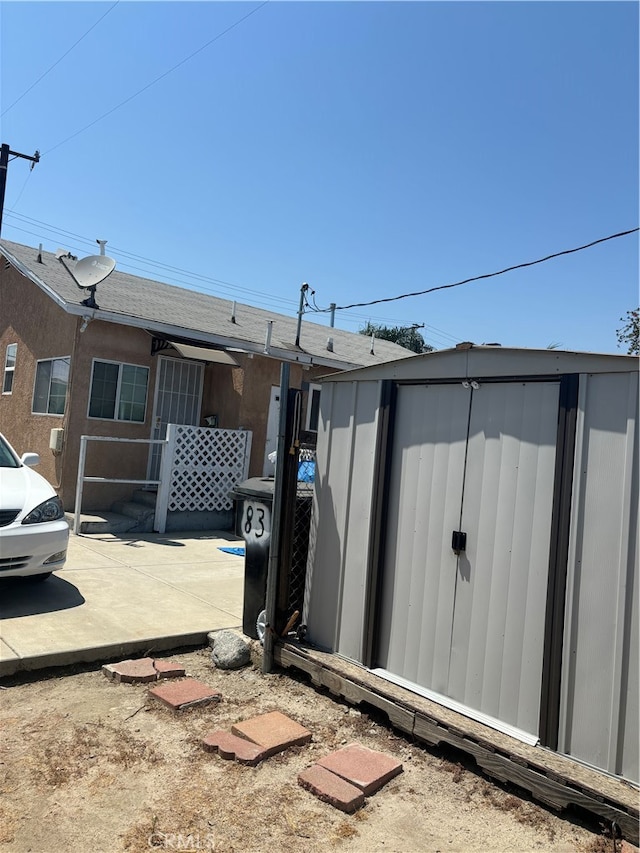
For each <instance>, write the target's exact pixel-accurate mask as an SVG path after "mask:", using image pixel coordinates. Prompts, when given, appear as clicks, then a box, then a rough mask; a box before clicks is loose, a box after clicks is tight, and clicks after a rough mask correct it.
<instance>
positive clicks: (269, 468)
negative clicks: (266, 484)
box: [262, 385, 280, 477]
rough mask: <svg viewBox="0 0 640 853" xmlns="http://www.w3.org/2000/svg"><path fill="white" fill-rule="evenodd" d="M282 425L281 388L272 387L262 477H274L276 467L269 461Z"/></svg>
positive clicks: (275, 447)
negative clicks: (279, 427)
mask: <svg viewBox="0 0 640 853" xmlns="http://www.w3.org/2000/svg"><path fill="white" fill-rule="evenodd" d="M279 424H280V386H279V385H272V386H271V399H270V400H269V415H268V417H267V437H266V440H265V444H264V461H263V464H262V476H263V477H273V475H274V473H275V470H276V468H275V465H274V464H273V462H270V461H269V454H270V453H273V451H274V450H276V449H277V447H278V426H279Z"/></svg>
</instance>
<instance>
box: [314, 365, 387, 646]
mask: <svg viewBox="0 0 640 853" xmlns="http://www.w3.org/2000/svg"><path fill="white" fill-rule="evenodd" d="M379 404H380V383H379V382H349V383H347V382H340V383H338V382H336V383H327V384H326V385H324V386H323V390H322V393H321V396H320V424H319V428H318V447H317V456H318V460H319V463H318V477H319V482H318V483H317V492H316V499H315V500H314V511H313V516H312V522H311V534H310V555H311V559H310V565H309V567H308V573H307V595H306V603H305V614H304V616H305V617H306V621H307V630H308V635H309V638H310V639H312V640H313V642H314V643H315V644H316V645H317V646H319V647H320V648H325V649H331V650H335V651H339V652H340V653H341V654H343V655H345V657H349V658H352V659H353V660H358V661H359V660H362V631H363V620H364V604H365V592H366V576H367V560H368V554H369V529H370V524H371V504H372V494H373V482H374V477H375V471H376V464H377V463H376V458H375V451H376V434H377V429H378V408H379ZM345 567H348V571H345Z"/></svg>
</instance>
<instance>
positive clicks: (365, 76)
mask: <svg viewBox="0 0 640 853" xmlns="http://www.w3.org/2000/svg"><path fill="white" fill-rule="evenodd" d="M254 10H255V11H254ZM107 12H108V14H105V13H107ZM252 12H253V13H252ZM249 13H252V14H250V15H249ZM247 15H249V17H246V18H245V20H243V21H241V19H242V18H243V17H244V16H247ZM102 16H104V17H102ZM100 18H102V20H100V21H99V19H100ZM98 21H99V23H97V25H96V22H98ZM238 22H239V23H238ZM234 24H237V25H235V26H233V25H234ZM94 25H96V26H94ZM91 27H93V29H92V30H91V31H90V32H89V33H88V34H87V35H85V34H86V33H87V31H88V30H89V29H90V28H91ZM229 27H232V29H230V30H228V28H229ZM225 30H228V31H227V32H226V33H225V32H224V31H225ZM83 36H84V37H83ZM217 36H219V38H216V37H217ZM214 39H215V40H214ZM78 40H80V41H79V42H78ZM212 40H214V41H212ZM76 42H78V44H75V43H76ZM207 42H212V43H211V44H209V46H208V47H206V48H204V49H203V50H201V51H200V52H199V53H197V54H196V55H195V56H193V57H192V58H191V59H189V60H188V61H186V62H184V63H183V64H182V65H180V67H178V68H177V69H176V70H174V71H172V72H171V73H169V74H167V75H166V76H165V77H163V79H161V80H160V81H159V82H157V83H155V84H154V85H153V86H150V87H149V88H148V89H146V91H144V92H142V94H140V95H139V96H137V97H135V98H133V99H131V100H129V101H128V102H127V103H125V104H124V105H123V106H118V105H119V104H121V103H122V102H123V101H125V100H127V99H129V98H131V96H132V95H134V94H135V93H136V92H138V91H139V90H141V89H143V87H145V86H147V85H148V84H149V83H151V82H152V81H153V80H155V79H156V78H158V77H160V75H163V74H165V72H167V71H169V69H171V68H173V67H174V66H176V65H177V64H178V63H180V62H182V60H184V59H185V58H186V57H188V56H190V55H191V54H193V53H194V52H195V51H197V50H198V49H199V48H201V47H202V46H203V45H205V44H206V43H207ZM74 45H75V46H74ZM71 48H72V49H71ZM0 50H1V57H2V59H1V65H0V76H1V83H0V113H3V115H2V117H1V118H0V134H1V137H2V139H1V141H2V142H3V143H8V144H9V145H10V146H11V148H12V149H13V150H16V151H20V152H22V153H26V154H33V152H34V151H35V149H36V148H37V149H39V150H40V151H41V152H42V159H41V161H40V163H39V164H38V165H37V166H36V167H35V169H34V170H33V171H31V172H30V171H29V165H28V163H27V162H25V161H22V160H14V161H12V162H11V163H10V165H9V177H8V184H7V193H6V199H5V215H4V221H3V226H2V236H3V237H4V238H6V239H8V240H15V241H17V242H21V243H26V244H30V245H37V244H38V243H39V242H43V243H44V246H45V249H48V250H53V251H55V249H56V248H58V247H59V246H62V247H65V248H70V249H72V250H73V251H74V253H76V254H80V255H85V254H93V253H95V251H97V247H96V245H95V242H94V241H95V239H96V238H104V239H107V240H108V241H109V243H108V246H107V252H108V253H109V254H111V255H112V256H113V257H114V258H115V259H116V260H117V262H118V268H119V269H122V270H125V271H129V272H132V273H135V274H139V275H146V276H148V277H150V278H157V279H159V280H164V281H169V282H171V283H176V284H181V285H183V286H187V287H192V288H196V289H202V290H206V291H208V292H211V293H215V294H216V295H220V296H224V297H227V298H230V299H237V300H238V301H242V302H248V303H250V304H255V305H259V306H260V307H270V308H272V309H273V310H276V311H279V312H281V313H287V314H292V315H293V314H294V313H295V311H296V310H297V305H298V299H299V291H300V285H301V283H302V282H303V281H306V282H309V284H310V285H311V287H312V288H313V289H314V290H315V300H316V303H317V305H318V306H319V307H320V308H326V307H328V305H329V304H330V303H331V302H335V303H337V304H338V305H339V306H340V305H349V304H351V303H354V302H367V301H371V300H376V299H382V298H385V297H389V296H396V295H400V294H403V293H407V292H413V291H418V290H424V289H427V288H429V287H434V286H437V285H441V284H447V283H450V282H455V281H458V280H461V279H464V278H467V277H470V276H474V275H480V274H483V273H488V272H492V271H494V270H498V269H502V268H504V267H507V266H510V265H513V264H517V263H520V262H523V261H530V260H534V259H536V258H538V257H542V256H545V255H547V254H551V253H553V252H558V251H562V250H563V249H569V248H573V247H575V246H579V245H582V244H584V243H588V242H590V241H592V240H596V239H598V238H600V237H604V236H607V235H609V234H613V233H616V232H618V231H623V230H627V229H630V228H634V227H636V226H637V225H638V126H639V118H638V4H637V3H633V2H620V3H617V2H603V3H600V2H564V3H561V2H537V3H529V2H494V3H485V2H470V3H469V2H445V3H429V2H424V3H423V2H408V3H402V2H315V3H313V2H275V0H271V2H268V3H266V4H265V5H263V6H260V3H259V2H256V3H243V2H242V3H241V2H228V3H221V2H193V3H189V2H180V3H171V2H137V3H134V2H125V0H121V2H119V3H117V4H115V5H114V3H113V2H111V3H94V2H91V3H87V2H70V3H58V2H43V3H35V2H2V3H0ZM67 51H69V52H68V54H67V55H66V56H63V55H64V54H65V53H66V52H67ZM54 63H57V64H56V65H55V67H54V68H53V69H52V70H50V71H49V69H50V68H51V66H53V65H54ZM45 72H48V73H45ZM43 74H44V75H45V76H44V77H43V78H42V79H41V80H40V81H39V82H37V83H36V81H37V80H38V78H39V77H41V75H43ZM34 83H36V85H33V84H34ZM31 86H33V88H31V89H30V91H27V90H28V89H29V88H30V87H31ZM25 92H26V94H25ZM23 95H24V96H23ZM114 107H118V108H117V109H115V110H113V112H112V113H111V114H110V115H109V116H108V117H107V118H105V119H103V120H101V121H98V122H96V123H95V124H93V126H91V127H89V128H88V129H86V130H84V128H86V127H87V125H89V124H91V123H92V122H94V121H95V120H96V119H98V118H99V117H100V116H102V115H104V114H105V113H107V112H108V111H110V110H112V109H113V108H114ZM77 131H82V132H80V133H78V134H77V135H75V134H76V133H77ZM69 137H72V138H69ZM131 255H135V256H137V257H136V258H132V257H131ZM151 262H154V263H155V265H152V263H151ZM169 267H173V268H178V269H180V270H182V271H183V272H177V271H176V270H175V269H174V270H171V269H169ZM187 273H191V274H192V275H188V274H187ZM194 276H196V277H194ZM197 276H199V277H197ZM104 286H106V284H105V285H104ZM638 301H639V298H638V238H637V234H635V235H631V236H627V237H623V238H620V239H617V240H612V241H610V242H608V243H605V244H602V245H600V246H596V247H594V248H592V249H588V250H586V251H584V252H581V253H577V254H574V255H570V256H567V257H563V258H559V259H556V260H553V261H550V262H548V263H545V264H541V265H539V266H537V267H532V268H529V269H526V270H520V271H516V272H513V273H508V274H506V275H504V276H500V277H497V278H494V279H490V280H488V281H481V282H477V283H473V284H469V285H465V286H463V287H459V288H453V289H450V290H445V291H441V292H437V293H432V294H429V295H426V296H420V297H415V298H410V299H403V300H399V301H397V302H391V303H387V304H382V305H373V306H370V307H363V308H357V309H351V310H346V311H338V312H337V315H336V325H337V326H339V327H341V328H345V329H348V330H351V331H357V330H358V329H359V328H361V327H362V326H363V325H364V323H365V322H366V321H367V320H371V321H373V322H380V323H386V324H389V325H409V324H411V323H424V324H425V328H424V329H423V330H421V331H422V333H423V335H424V337H425V339H426V340H427V342H429V343H431V344H432V345H433V346H435V347H436V348H438V349H442V348H445V347H447V346H452V345H454V344H455V343H456V342H458V341H462V340H471V341H474V342H476V343H483V342H500V343H502V344H503V345H509V346H525V347H546V346H548V345H549V344H552V343H559V344H561V345H562V348H565V349H577V350H580V349H584V350H590V351H600V352H621V351H622V350H620V349H618V347H617V342H616V336H615V330H616V328H617V327H619V326H620V325H621V324H620V322H619V318H620V317H621V315H623V314H624V313H625V312H626V311H627V309H630V308H633V307H636V306H637V305H638ZM306 318H308V319H312V320H316V321H319V322H323V323H327V322H328V315H327V314H318V315H313V314H311V315H306Z"/></svg>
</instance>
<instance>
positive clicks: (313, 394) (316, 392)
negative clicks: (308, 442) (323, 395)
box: [307, 385, 320, 432]
mask: <svg viewBox="0 0 640 853" xmlns="http://www.w3.org/2000/svg"><path fill="white" fill-rule="evenodd" d="M319 418H320V386H319V385H309V397H308V399H307V429H308V430H310V431H311V432H317V431H318V420H319Z"/></svg>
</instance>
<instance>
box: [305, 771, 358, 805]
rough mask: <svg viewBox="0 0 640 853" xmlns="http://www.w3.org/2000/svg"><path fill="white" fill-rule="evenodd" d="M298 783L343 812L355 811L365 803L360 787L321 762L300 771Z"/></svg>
mask: <svg viewBox="0 0 640 853" xmlns="http://www.w3.org/2000/svg"><path fill="white" fill-rule="evenodd" d="M298 785H301V786H302V787H303V788H306V789H307V791H311V793H312V794H315V795H316V797H318V798H319V799H321V800H324V802H325V803H331V805H332V806H335V807H336V808H337V809H340V810H341V811H343V812H354V811H355V810H356V809H359V808H360V807H361V806H362V805H364V794H363V793H362V791H361V790H360V789H359V788H356V786H355V785H351V784H350V783H349V782H345V781H344V779H341V778H340V777H339V776H336V774H335V773H332V772H331V771H330V770H325V768H324V767H320V765H319V764H314V765H313V767H309V769H308V770H303V771H302V773H299V774H298Z"/></svg>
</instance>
